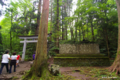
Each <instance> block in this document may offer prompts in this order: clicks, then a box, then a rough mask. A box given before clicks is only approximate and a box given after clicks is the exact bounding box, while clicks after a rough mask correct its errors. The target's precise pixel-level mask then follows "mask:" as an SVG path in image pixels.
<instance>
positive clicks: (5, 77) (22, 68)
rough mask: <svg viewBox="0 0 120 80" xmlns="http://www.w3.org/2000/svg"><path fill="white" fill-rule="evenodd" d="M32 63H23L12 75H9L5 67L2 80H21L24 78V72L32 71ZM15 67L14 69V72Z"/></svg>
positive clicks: (0, 78) (0, 76)
mask: <svg viewBox="0 0 120 80" xmlns="http://www.w3.org/2000/svg"><path fill="white" fill-rule="evenodd" d="M30 62H31V61H27V62H21V63H20V64H19V67H17V68H16V72H12V73H11V74H9V73H7V72H6V67H4V68H3V71H2V74H1V75H0V80H9V78H11V77H17V78H21V77H22V76H23V73H24V71H26V70H29V69H30ZM13 67H14V66H13ZM13 67H12V71H13ZM17 80H20V79H17Z"/></svg>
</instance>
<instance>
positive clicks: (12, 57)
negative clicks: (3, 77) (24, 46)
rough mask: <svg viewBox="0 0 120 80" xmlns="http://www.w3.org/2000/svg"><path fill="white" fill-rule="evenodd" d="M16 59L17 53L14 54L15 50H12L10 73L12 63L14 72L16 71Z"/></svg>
mask: <svg viewBox="0 0 120 80" xmlns="http://www.w3.org/2000/svg"><path fill="white" fill-rule="evenodd" d="M16 60H17V55H16V52H14V53H13V54H12V56H11V62H10V70H9V73H11V71H12V65H14V72H16Z"/></svg>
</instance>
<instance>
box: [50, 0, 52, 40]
mask: <svg viewBox="0 0 120 80" xmlns="http://www.w3.org/2000/svg"><path fill="white" fill-rule="evenodd" d="M50 33H52V0H51V23H50ZM50 41H52V36H50Z"/></svg>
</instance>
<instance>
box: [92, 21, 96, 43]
mask: <svg viewBox="0 0 120 80" xmlns="http://www.w3.org/2000/svg"><path fill="white" fill-rule="evenodd" d="M91 32H92V40H93V41H94V40H95V38H94V30H93V23H92V21H91Z"/></svg>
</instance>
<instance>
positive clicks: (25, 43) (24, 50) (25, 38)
mask: <svg viewBox="0 0 120 80" xmlns="http://www.w3.org/2000/svg"><path fill="white" fill-rule="evenodd" d="M51 35H52V33H49V34H48V36H47V37H50V36H51ZM19 38H20V39H24V41H20V43H24V44H23V53H22V61H24V59H25V52H26V45H27V43H37V42H38V40H37V39H38V35H35V36H19ZM28 39H30V40H28ZM47 42H48V40H47Z"/></svg>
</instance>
